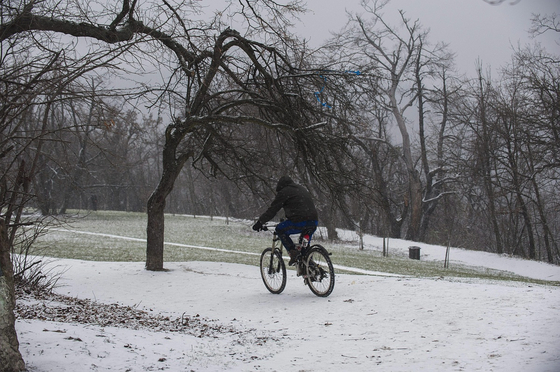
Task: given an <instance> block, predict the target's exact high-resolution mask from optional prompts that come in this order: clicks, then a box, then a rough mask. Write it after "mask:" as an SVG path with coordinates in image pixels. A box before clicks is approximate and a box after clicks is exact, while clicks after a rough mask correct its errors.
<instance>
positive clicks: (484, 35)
mask: <svg viewBox="0 0 560 372" xmlns="http://www.w3.org/2000/svg"><path fill="white" fill-rule="evenodd" d="M306 2H307V7H308V8H309V9H310V12H309V13H307V14H305V15H303V16H302V17H301V19H302V23H303V24H298V26H297V30H298V33H299V34H300V35H301V36H304V37H306V38H309V39H310V42H311V45H313V46H315V45H319V44H320V43H321V42H323V41H324V40H325V39H327V38H328V37H330V31H338V30H340V29H341V28H342V27H343V26H344V24H345V23H346V20H347V16H346V14H345V11H346V10H352V11H361V10H362V8H361V6H360V0H343V1H341V0H306ZM398 9H402V10H404V11H405V12H406V15H407V17H408V18H410V19H412V20H415V19H419V20H420V23H421V24H422V25H423V26H424V27H425V28H429V29H430V40H431V41H432V42H439V41H443V42H446V43H448V44H449V46H450V48H451V50H452V51H454V52H455V53H456V63H457V67H458V69H459V71H460V72H463V73H467V74H468V75H471V74H473V73H474V72H475V65H476V61H477V60H478V59H480V60H481V61H482V63H483V65H484V66H486V67H488V66H490V67H492V69H496V68H498V67H500V66H502V65H504V64H505V63H507V62H509V61H510V60H511V54H512V46H517V45H518V43H521V45H525V44H527V43H533V42H534V41H535V40H532V39H530V38H529V34H528V29H529V28H530V27H531V17H532V13H540V14H542V15H544V14H551V13H554V12H555V13H556V14H560V0H520V1H519V2H518V3H517V4H515V5H511V0H506V2H504V3H503V4H501V5H499V6H496V5H490V4H488V3H486V2H485V1H483V0H391V2H390V3H389V6H388V7H387V8H386V9H385V10H384V13H385V14H386V15H387V16H388V17H391V16H397V15H398V13H397V10H398ZM389 19H390V18H389ZM537 40H538V41H539V42H541V44H542V45H543V46H545V47H546V48H547V50H548V51H549V52H551V53H554V54H560V45H558V43H557V41H560V35H559V34H558V33H556V34H554V33H552V32H549V33H548V34H545V35H544V36H541V37H539V38H537Z"/></svg>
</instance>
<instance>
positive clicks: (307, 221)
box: [253, 176, 318, 265]
mask: <svg viewBox="0 0 560 372" xmlns="http://www.w3.org/2000/svg"><path fill="white" fill-rule="evenodd" d="M282 208H284V213H285V215H286V220H285V221H283V222H281V223H279V224H278V225H277V226H276V233H277V234H278V237H279V238H280V241H281V242H282V245H284V247H285V248H286V250H287V251H288V254H289V255H290V262H289V263H288V265H293V264H294V263H295V262H296V258H297V256H298V254H299V251H298V250H297V249H296V247H295V244H294V242H293V240H292V238H290V235H291V234H300V233H301V232H303V231H305V232H306V233H307V234H309V240H311V236H312V235H313V233H314V232H315V230H316V229H317V224H318V221H317V220H318V217H317V210H316V209H315V204H314V203H313V199H312V197H311V194H310V193H309V191H307V189H306V188H305V187H303V186H301V185H298V184H296V183H295V182H294V181H293V180H292V179H291V178H290V177H288V176H282V177H280V179H279V180H278V185H277V186H276V197H275V198H274V200H273V201H272V204H271V205H270V207H269V208H268V209H267V210H266V212H264V213H263V214H262V215H261V216H260V217H259V219H258V220H257V222H256V223H255V224H254V225H253V230H255V231H261V230H262V227H263V224H264V223H266V222H268V221H270V220H271V219H273V218H274V216H276V213H278V211H279V210H280V209H282Z"/></svg>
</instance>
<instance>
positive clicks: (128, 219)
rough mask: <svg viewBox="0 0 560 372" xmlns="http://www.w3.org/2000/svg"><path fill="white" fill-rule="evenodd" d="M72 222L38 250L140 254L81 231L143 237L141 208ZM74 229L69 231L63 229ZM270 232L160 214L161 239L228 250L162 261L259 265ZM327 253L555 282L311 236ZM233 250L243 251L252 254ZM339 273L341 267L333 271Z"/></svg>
mask: <svg viewBox="0 0 560 372" xmlns="http://www.w3.org/2000/svg"><path fill="white" fill-rule="evenodd" d="M76 217H77V218H73V219H72V222H71V223H69V224H67V225H64V226H59V227H56V228H52V229H50V230H49V232H48V233H47V234H45V235H43V236H41V237H40V238H39V239H38V240H37V242H36V243H35V247H36V248H37V249H38V251H40V252H41V254H42V255H45V256H49V257H56V258H70V259H80V260H92V261H133V262H143V261H145V259H146V243H145V242H143V241H133V240H127V239H122V238H117V237H110V236H100V235H93V234H82V233H78V232H90V233H97V234H106V235H115V236H118V237H127V238H135V239H144V240H145V239H146V221H147V216H146V214H144V213H128V212H112V211H99V212H94V213H91V214H87V215H77V216H76ZM65 229H68V230H74V231H75V232H72V231H66V230H65ZM271 238H272V234H270V233H262V232H261V233H255V232H254V231H252V230H251V223H250V222H246V221H239V220H230V221H228V223H226V220H225V219H223V218H214V219H210V218H208V217H196V218H195V217H192V216H183V215H166V216H165V241H166V242H169V243H178V244H185V245H194V246H202V247H210V248H218V249H224V250H230V251H233V252H222V251H215V250H205V249H196V248H188V247H178V246H173V245H167V244H166V246H165V249H164V260H165V262H186V261H213V262H228V263H240V264H247V265H255V266H258V265H259V255H260V253H261V252H262V250H263V249H264V248H266V247H269V246H270V245H271ZM315 243H318V244H321V245H323V246H324V247H325V248H327V250H329V251H330V252H332V256H331V258H332V261H333V263H334V264H337V265H342V266H346V267H354V268H359V269H363V270H370V271H378V272H384V273H391V274H399V275H407V276H413V277H428V278H439V277H457V278H475V279H488V280H508V281H520V282H530V283H538V284H547V285H551V284H552V285H559V284H560V283H555V282H547V281H541V280H534V279H528V278H525V277H521V276H517V275H514V274H512V273H509V272H505V271H499V270H492V269H487V268H481V267H473V266H467V265H456V264H455V265H452V267H451V268H448V269H444V268H443V261H421V260H411V259H408V257H406V256H405V255H404V254H402V253H401V254H398V253H397V252H393V253H392V254H391V255H390V257H383V256H382V254H381V252H380V251H378V250H362V251H361V250H358V248H357V242H356V243H355V244H354V243H352V242H344V243H331V242H326V241H317V240H315ZM236 252H249V253H253V255H247V254H239V253H236ZM338 271H339V272H343V271H342V270H338Z"/></svg>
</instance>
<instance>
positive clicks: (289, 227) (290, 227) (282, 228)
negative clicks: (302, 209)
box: [276, 220, 317, 265]
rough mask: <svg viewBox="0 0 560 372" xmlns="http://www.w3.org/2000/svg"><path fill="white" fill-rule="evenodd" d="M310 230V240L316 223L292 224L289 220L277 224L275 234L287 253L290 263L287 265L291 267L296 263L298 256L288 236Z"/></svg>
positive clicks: (302, 222)
mask: <svg viewBox="0 0 560 372" xmlns="http://www.w3.org/2000/svg"><path fill="white" fill-rule="evenodd" d="M310 228H312V229H313V231H312V232H311V233H310V240H311V236H312V235H313V232H315V228H317V221H301V222H293V221H290V220H286V221H284V222H281V223H279V224H278V225H277V226H276V233H277V234H278V237H279V238H280V241H281V242H282V245H283V246H284V247H285V248H286V250H287V251H288V254H289V255H290V262H289V263H288V265H293V264H294V263H295V262H296V258H297V256H298V255H299V252H298V251H297V250H296V249H295V244H294V241H293V240H292V238H291V237H290V235H293V234H299V233H301V232H302V231H304V230H308V229H310Z"/></svg>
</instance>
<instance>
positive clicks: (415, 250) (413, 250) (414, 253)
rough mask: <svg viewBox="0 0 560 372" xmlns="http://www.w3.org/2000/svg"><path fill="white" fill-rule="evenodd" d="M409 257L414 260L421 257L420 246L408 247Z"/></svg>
mask: <svg viewBox="0 0 560 372" xmlns="http://www.w3.org/2000/svg"><path fill="white" fill-rule="evenodd" d="M408 257H409V258H411V259H413V260H419V259H420V247H416V246H412V247H408Z"/></svg>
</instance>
